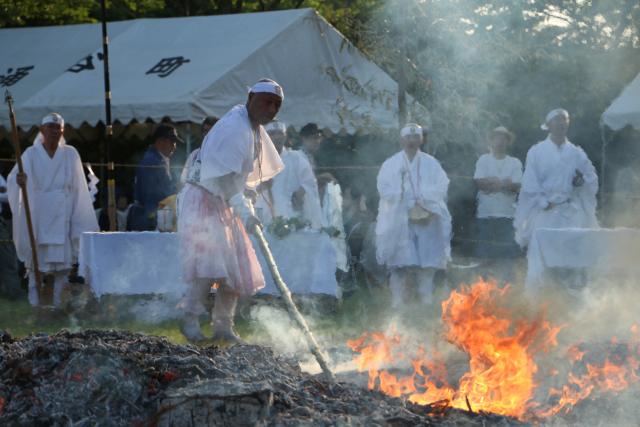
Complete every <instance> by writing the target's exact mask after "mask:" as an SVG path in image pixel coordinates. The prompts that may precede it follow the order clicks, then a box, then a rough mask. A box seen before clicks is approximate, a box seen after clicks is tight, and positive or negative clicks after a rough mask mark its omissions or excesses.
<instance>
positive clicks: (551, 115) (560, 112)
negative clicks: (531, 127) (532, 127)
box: [540, 108, 569, 130]
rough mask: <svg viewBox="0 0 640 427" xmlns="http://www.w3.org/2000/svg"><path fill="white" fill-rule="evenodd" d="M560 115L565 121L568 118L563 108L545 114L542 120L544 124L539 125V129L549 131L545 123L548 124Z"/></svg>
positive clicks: (567, 113)
mask: <svg viewBox="0 0 640 427" xmlns="http://www.w3.org/2000/svg"><path fill="white" fill-rule="evenodd" d="M560 115H562V116H565V117H566V118H567V119H568V118H569V112H568V111H567V110H565V109H564V108H556V109H555V110H551V111H549V113H548V114H547V117H545V119H544V123H543V124H541V125H540V129H542V130H549V126H547V123H549V122H550V121H551V120H553V119H554V118H555V117H557V116H560Z"/></svg>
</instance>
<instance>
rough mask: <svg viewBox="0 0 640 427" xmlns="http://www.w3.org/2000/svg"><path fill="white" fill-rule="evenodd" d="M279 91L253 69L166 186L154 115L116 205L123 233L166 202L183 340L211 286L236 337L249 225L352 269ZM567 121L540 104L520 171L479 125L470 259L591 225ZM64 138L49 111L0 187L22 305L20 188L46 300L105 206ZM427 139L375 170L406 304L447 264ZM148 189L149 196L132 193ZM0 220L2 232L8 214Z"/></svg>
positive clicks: (217, 323) (258, 274)
mask: <svg viewBox="0 0 640 427" xmlns="http://www.w3.org/2000/svg"><path fill="white" fill-rule="evenodd" d="M283 101H284V91H283V89H282V87H281V86H280V85H279V84H278V83H276V82H274V81H272V80H268V79H264V80H261V81H259V82H257V83H256V84H255V85H254V86H253V87H252V88H251V90H250V92H249V96H248V99H247V102H246V104H243V105H238V106H235V107H233V108H232V109H231V110H230V111H229V112H228V113H226V114H225V115H224V116H223V117H222V118H220V119H219V120H217V119H215V118H208V119H207V120H206V121H205V123H204V124H203V128H204V129H203V141H202V146H201V148H198V149H197V150H195V151H193V152H192V153H191V154H190V156H189V157H188V159H187V162H186V164H185V167H184V170H183V172H182V174H181V178H180V180H179V183H177V185H176V184H174V183H172V178H171V172H170V170H169V167H168V165H169V157H170V156H171V154H172V153H173V151H175V149H176V143H178V142H180V141H181V139H180V137H179V136H178V135H177V132H176V131H175V129H174V128H172V127H171V126H169V125H166V124H164V125H161V126H160V127H159V129H158V130H157V131H156V134H154V144H153V145H152V146H151V147H150V148H149V150H148V152H147V153H146V154H145V159H143V162H142V163H141V164H143V165H144V166H149V165H153V164H155V163H157V164H158V165H159V166H160V167H158V168H156V170H153V168H151V169H150V168H146V169H140V170H139V174H138V177H137V182H136V200H137V201H136V204H135V205H138V206H137V210H136V209H131V208H129V207H126V206H123V209H121V210H120V211H119V213H120V216H121V217H119V218H118V227H119V229H122V230H125V229H132V228H130V227H128V226H127V225H126V222H127V221H129V220H131V216H132V213H133V211H135V212H137V215H138V217H137V218H133V219H132V220H131V221H132V222H135V223H139V224H143V225H142V226H141V228H140V229H149V230H152V229H156V228H158V227H160V228H166V225H164V221H161V222H162V224H163V225H161V224H159V223H158V221H159V219H160V217H159V216H158V207H162V206H168V205H171V203H170V202H171V200H173V204H174V205H175V206H176V210H177V231H178V235H179V237H180V245H181V254H182V255H181V257H182V260H181V265H182V270H183V277H184V279H185V281H186V282H187V283H189V286H188V289H186V290H185V297H184V299H183V301H182V307H183V308H184V312H185V319H184V324H183V333H184V334H185V335H186V336H187V337H188V338H189V339H191V340H194V341H197V340H200V339H202V338H203V336H202V332H201V329H200V324H199V317H200V316H201V315H202V314H203V313H204V310H205V307H204V305H203V301H204V300H205V299H206V298H207V296H208V294H209V293H210V292H211V290H212V289H215V291H216V293H217V296H216V299H215V306H214V308H213V312H212V321H213V325H214V334H215V336H216V337H217V338H219V339H224V340H231V341H237V340H239V337H238V336H237V334H236V333H235V332H234V330H233V318H234V313H235V307H236V303H237V300H238V298H239V297H243V296H249V295H253V294H254V293H256V292H257V291H259V290H260V289H261V288H263V287H264V285H265V279H264V276H263V272H262V271H261V268H260V265H259V262H258V257H257V255H256V252H255V250H254V248H253V244H252V240H251V237H250V236H251V231H252V229H253V227H256V226H258V227H264V228H265V229H268V230H270V232H271V234H272V235H273V236H277V234H278V231H277V230H278V229H279V230H280V231H282V230H285V231H286V232H287V233H296V232H300V231H301V230H309V229H312V230H319V231H322V232H325V233H327V234H328V235H329V237H330V241H331V245H332V246H333V248H334V249H335V265H336V266H337V269H338V270H340V271H348V270H349V262H348V261H349V260H348V256H347V252H348V251H347V245H346V242H345V230H344V225H343V218H342V215H343V212H342V191H341V187H340V184H339V183H338V181H337V180H336V179H335V178H334V177H333V176H332V175H331V174H328V173H320V172H319V170H318V169H317V168H316V160H315V154H316V152H317V150H318V148H319V147H320V144H321V143H322V140H323V135H322V132H321V130H319V129H318V127H317V126H316V125H315V124H313V123H310V124H308V125H307V126H305V127H303V128H302V129H301V131H300V137H301V148H300V149H298V150H294V149H292V148H291V143H290V142H291V141H290V140H289V136H288V134H287V126H286V124H285V123H283V122H281V121H278V120H275V117H276V115H277V113H278V111H279V109H280V106H281V104H282V102H283ZM569 123H570V119H569V113H568V112H567V111H565V110H563V109H555V110H552V111H551V112H549V114H548V115H547V116H546V119H545V120H544V123H543V124H542V129H544V130H545V131H548V136H547V137H546V139H544V140H543V141H541V142H538V143H537V144H535V145H533V146H532V147H531V148H530V149H529V151H528V153H527V157H526V162H525V165H524V170H523V166H522V163H521V162H520V161H519V160H518V159H517V158H514V157H511V156H509V155H508V154H507V153H508V151H509V147H510V145H511V144H512V143H513V141H514V135H513V134H512V133H511V132H510V131H509V130H508V129H506V128H505V127H503V126H499V127H496V128H495V129H493V130H492V131H491V132H490V133H489V136H488V142H489V152H488V153H486V154H483V155H482V156H480V158H479V159H478V161H477V163H476V167H475V173H474V175H473V180H474V183H475V184H476V187H477V211H476V220H477V224H476V227H475V228H476V230H477V233H476V237H475V240H476V246H475V256H476V257H478V258H484V259H486V260H489V261H488V262H495V263H501V262H504V261H505V260H509V259H512V258H514V257H517V256H518V254H519V253H521V249H524V248H526V247H527V245H528V243H529V241H530V239H531V236H532V234H533V233H534V232H535V230H536V229H538V228H568V227H584V228H591V227H597V226H598V223H597V220H596V216H595V209H596V192H597V190H598V177H597V174H596V171H595V169H594V166H593V164H592V163H591V161H590V160H589V158H588V157H587V155H586V154H585V152H584V151H583V150H582V149H581V148H580V147H578V146H576V145H574V144H573V143H571V142H570V141H569V140H568V139H567V132H568V129H569ZM63 135H64V119H63V118H62V117H61V116H60V115H59V114H56V113H51V114H49V115H47V116H46V117H45V118H44V119H43V120H42V125H41V127H40V132H39V134H38V136H37V138H36V140H35V141H34V143H33V146H31V147H30V148H28V149H27V150H26V151H25V152H24V154H23V156H22V158H23V162H24V164H25V172H24V173H22V174H21V173H18V170H17V168H14V169H13V170H12V171H11V173H10V174H9V176H8V179H7V184H6V187H7V191H6V195H7V196H8V202H9V205H10V206H11V211H12V212H13V239H14V241H15V248H16V251H17V256H18V258H19V259H20V261H22V262H24V263H25V266H26V268H27V271H29V276H28V277H29V301H30V303H31V304H33V305H38V303H39V301H38V292H37V289H36V285H35V280H34V275H33V263H32V259H31V258H32V257H31V250H30V247H29V239H28V233H27V227H26V223H25V215H24V199H23V193H21V186H26V188H27V190H28V194H29V201H30V204H31V210H32V215H33V223H34V229H35V237H36V241H37V254H38V258H39V265H40V270H41V271H42V272H43V273H46V274H50V275H53V278H54V288H55V292H54V302H55V303H58V302H59V294H60V288H61V286H62V283H63V282H64V280H65V277H66V276H67V275H68V274H69V272H70V270H71V269H72V267H73V265H74V263H76V262H77V256H78V242H79V237H80V235H81V234H82V233H83V232H87V231H97V230H99V227H98V221H97V219H98V218H100V214H104V212H101V213H99V214H98V218H97V217H96V213H95V212H94V210H93V207H92V200H91V195H90V193H89V190H88V186H87V181H86V179H85V177H84V174H83V170H82V163H81V160H80V156H79V155H78V153H77V151H76V150H75V149H74V148H73V147H71V146H69V145H67V144H66V143H65V140H64V136H63ZM427 136H428V129H426V128H424V127H421V126H420V125H418V124H414V123H409V124H407V125H405V126H404V127H402V129H401V130H400V132H399V135H398V139H399V142H400V144H399V145H400V147H399V148H400V149H399V151H398V152H397V153H396V154H394V155H392V156H391V157H389V158H388V159H386V160H385V161H384V163H383V164H382V166H381V167H380V169H379V172H378V176H377V189H378V193H379V207H378V213H377V221H376V225H375V239H374V240H375V253H376V258H377V262H378V264H379V265H381V266H383V267H385V268H386V269H387V271H388V284H389V289H390V293H391V302H392V305H393V307H401V306H402V305H403V304H406V303H407V302H409V301H410V299H411V298H412V295H414V294H417V295H418V296H419V298H420V299H421V301H422V303H424V304H426V305H429V304H432V303H433V295H434V277H435V275H436V272H437V271H438V270H443V269H446V268H447V264H448V262H449V261H450V260H451V244H450V242H451V238H452V220H451V215H450V213H449V210H448V208H447V191H448V187H449V178H448V177H447V174H446V172H445V171H444V170H443V168H442V167H441V165H440V163H439V161H438V160H437V159H436V158H434V157H433V156H431V155H429V154H427V153H426V152H424V151H422V148H423V147H424V145H425V144H426V142H427ZM154 162H155V163H154ZM143 184H144V185H143ZM150 186H153V187H154V189H153V194H151V193H145V195H142V193H144V192H145V191H146V190H147V188H148V187H150ZM164 187H166V188H164ZM159 188H160V189H161V190H162V191H158V189H159ZM176 194H177V198H176V197H174V198H173V199H171V197H173V196H175V195H176ZM168 198H169V199H171V200H169V201H168ZM135 205H134V206H135ZM124 208H126V210H125V209H124ZM130 210H131V212H129V211H130ZM2 226H3V230H4V229H6V227H8V224H5V223H2ZM270 227H271V228H270ZM278 227H280V228H278ZM169 228H171V227H169ZM301 256H305V254H301ZM306 256H313V254H306ZM212 285H213V286H212Z"/></svg>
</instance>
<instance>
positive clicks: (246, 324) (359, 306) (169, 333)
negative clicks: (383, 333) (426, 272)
mask: <svg viewBox="0 0 640 427" xmlns="http://www.w3.org/2000/svg"><path fill="white" fill-rule="evenodd" d="M136 300H138V301H139V300H140V297H135V296H131V297H123V296H119V297H117V298H103V299H102V300H101V301H100V304H99V306H100V309H99V313H98V314H97V315H94V316H85V318H83V319H80V320H71V319H70V318H69V317H68V316H59V317H58V318H47V319H46V320H45V319H42V318H41V317H40V316H38V315H37V314H36V312H35V311H34V310H33V309H32V307H31V306H30V305H29V303H28V301H27V299H26V296H25V297H24V299H23V300H17V301H14V300H8V299H5V298H1V297H0V329H1V330H5V331H7V332H8V333H9V334H11V335H12V336H13V337H16V338H22V337H25V336H28V335H30V334H37V333H46V334H53V333H56V332H58V331H60V330H62V329H70V330H82V329H116V330H127V331H132V332H140V333H145V334H150V335H157V336H163V337H166V338H167V339H169V340H170V341H171V342H173V343H176V344H185V343H186V340H185V338H184V337H183V336H182V334H181V333H180V328H179V327H180V322H179V320H178V319H173V320H166V321H162V322H159V323H155V322H145V321H140V320H136V319H135V318H133V316H127V315H122V314H123V313H126V312H127V308H128V306H129V305H131V304H133V303H135V301H136ZM331 300H332V299H331V298H322V299H317V298H314V299H313V302H312V303H310V302H309V300H302V301H301V300H298V304H299V306H300V307H301V308H302V312H303V314H304V316H305V317H306V318H307V319H309V320H310V323H311V324H313V329H314V332H315V333H316V334H318V335H322V336H326V337H331V338H336V339H343V338H344V339H348V338H353V336H355V335H358V334H359V333H361V331H362V330H365V329H369V328H372V327H376V326H381V321H379V319H376V318H374V317H375V316H373V313H380V312H382V311H384V309H385V307H386V306H387V305H388V304H387V301H386V298H385V295H382V294H380V293H378V292H374V293H370V292H369V291H368V290H367V289H365V288H364V287H362V286H357V287H356V291H355V292H354V293H353V294H351V295H349V296H348V297H345V298H344V299H343V300H342V301H341V302H339V303H336V302H335V299H333V301H331ZM248 303H249V304H267V305H271V306H280V307H281V308H283V309H284V306H283V303H282V301H279V300H274V299H273V298H269V299H266V298H261V297H257V298H253V299H251V300H250V301H248V302H245V303H244V309H243V308H242V307H241V308H240V309H239V316H238V317H237V319H236V328H237V330H238V332H239V334H240V335H241V336H248V335H251V334H252V333H254V332H256V331H258V330H259V328H260V325H257V324H256V322H255V321H253V320H251V318H250V316H249V315H248V313H249V312H250V310H249V309H248V307H247V304H248ZM201 323H202V325H203V333H205V335H210V334H211V326H210V325H209V324H208V321H207V320H206V319H205V317H203V318H202V321H201Z"/></svg>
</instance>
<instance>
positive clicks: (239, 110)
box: [178, 79, 284, 343]
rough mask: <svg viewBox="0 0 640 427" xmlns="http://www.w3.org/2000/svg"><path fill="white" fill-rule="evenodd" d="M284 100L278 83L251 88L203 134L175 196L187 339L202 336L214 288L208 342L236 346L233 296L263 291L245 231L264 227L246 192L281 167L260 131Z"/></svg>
mask: <svg viewBox="0 0 640 427" xmlns="http://www.w3.org/2000/svg"><path fill="white" fill-rule="evenodd" d="M283 98H284V95H283V91H282V88H281V87H280V85H278V84H277V83H276V82H274V81H272V80H268V79H263V80H260V81H259V82H258V83H256V84H255V85H254V86H253V87H252V88H251V89H250V92H249V97H248V99H247V102H246V104H245V105H237V106H235V107H234V108H232V109H231V110H230V111H229V112H228V113H227V114H225V115H224V116H223V117H222V118H221V119H220V121H219V122H218V123H216V125H215V126H214V127H213V128H212V129H211V131H210V132H209V133H208V134H207V136H206V138H205V140H204V142H203V144H202V148H201V149H200V152H199V153H198V158H197V161H196V162H195V165H196V167H194V168H192V169H191V171H190V174H189V177H188V178H187V183H186V185H185V186H184V188H183V190H182V192H181V194H180V197H179V201H180V206H179V212H180V214H179V216H178V234H179V238H180V246H181V258H182V268H183V279H184V280H185V281H186V282H187V283H188V284H189V286H188V288H187V290H186V295H185V298H184V300H183V303H182V306H183V307H184V311H185V318H184V322H183V325H182V328H181V329H182V332H183V334H184V335H185V336H186V337H187V338H188V339H189V340H191V341H200V340H202V339H204V336H203V335H202V331H201V329H200V322H199V316H200V315H201V314H202V313H204V311H205V308H204V304H203V302H204V301H205V300H206V299H207V297H208V295H209V293H210V291H211V289H212V285H213V284H215V286H213V287H214V288H216V298H215V304H214V308H213V310H212V313H211V317H212V324H213V333H214V335H213V339H214V340H219V341H229V342H235V343H237V342H240V341H241V340H240V338H239V337H238V335H237V334H236V333H235V331H234V330H233V325H234V315H235V308H236V305H237V301H238V298H239V297H241V296H250V295H253V294H255V293H256V292H257V291H258V290H260V289H261V288H263V287H264V276H263V275H262V270H261V269H260V264H259V262H258V259H257V257H256V253H255V251H254V249H253V247H252V244H251V240H250V239H249V236H248V234H247V231H249V232H251V231H252V230H253V229H254V227H256V226H260V225H261V224H260V221H259V219H258V218H257V217H256V216H255V212H254V210H253V205H252V203H251V200H250V199H248V198H247V197H245V195H244V193H245V189H247V188H249V189H255V188H256V187H257V186H258V185H259V184H260V183H262V182H264V181H267V180H270V179H272V178H273V177H274V176H275V175H276V174H278V173H279V172H280V171H281V170H282V169H283V167H284V166H283V164H282V161H281V160H280V156H279V155H278V152H277V151H276V149H275V147H274V146H273V143H272V142H271V139H270V138H269V135H267V133H266V131H265V130H264V127H263V125H265V124H267V123H269V122H270V121H271V120H273V118H274V117H275V115H276V114H277V113H278V110H279V109H280V105H281V104H282V100H283ZM198 165H199V170H197V169H198Z"/></svg>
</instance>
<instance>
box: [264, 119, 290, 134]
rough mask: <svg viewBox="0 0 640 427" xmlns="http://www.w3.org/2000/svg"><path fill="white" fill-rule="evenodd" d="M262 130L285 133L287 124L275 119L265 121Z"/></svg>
mask: <svg viewBox="0 0 640 427" xmlns="http://www.w3.org/2000/svg"><path fill="white" fill-rule="evenodd" d="M264 130H266V131H267V132H282V133H284V134H286V133H287V125H285V124H284V123H282V122H279V121H277V120H274V121H272V122H269V123H267V124H266V125H264Z"/></svg>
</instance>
